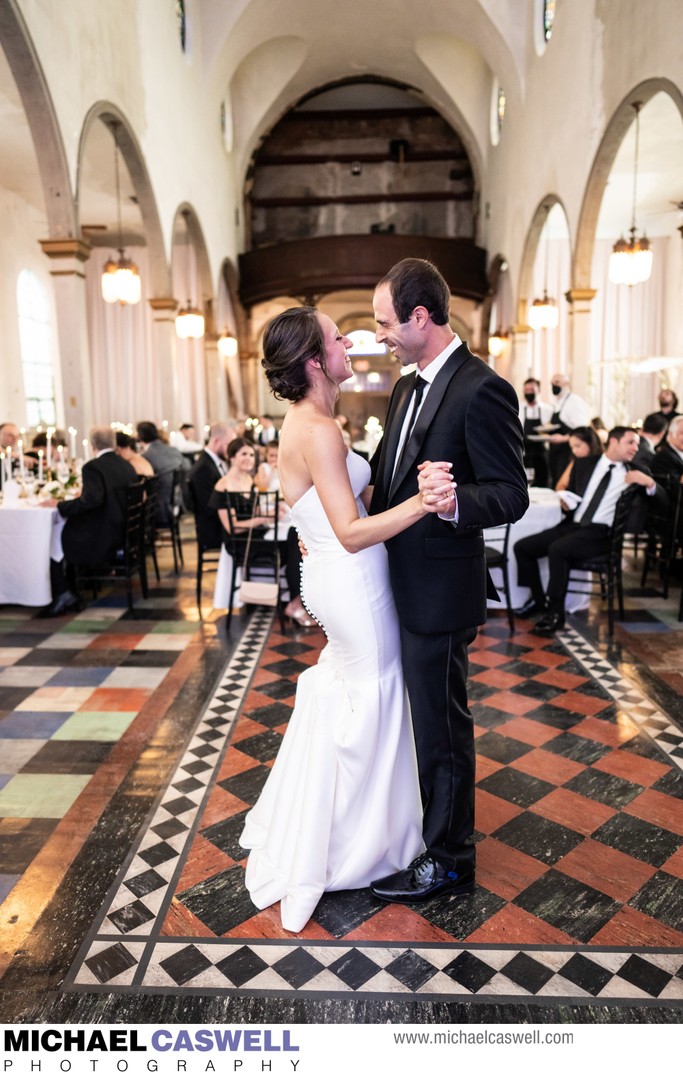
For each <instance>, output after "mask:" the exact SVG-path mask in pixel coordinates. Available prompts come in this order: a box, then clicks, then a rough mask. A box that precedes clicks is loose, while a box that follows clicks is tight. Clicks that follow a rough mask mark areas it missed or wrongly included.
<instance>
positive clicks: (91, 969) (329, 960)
mask: <svg viewBox="0 0 683 1076" xmlns="http://www.w3.org/2000/svg"><path fill="white" fill-rule="evenodd" d="M144 950H145V943H144V942H143V941H132V940H128V939H126V940H125V941H114V940H113V939H109V940H107V939H99V940H98V941H97V942H96V943H95V944H94V945H93V946H92V947H91V949H90V952H89V954H88V957H87V959H86V960H85V962H84V965H83V967H82V969H81V971H80V972H79V975H78V985H79V986H80V987H81V989H83V988H86V989H88V990H90V991H92V990H106V991H111V990H113V989H116V988H117V987H118V988H119V989H124V990H125V989H126V988H128V989H129V990H130V989H136V990H140V989H142V990H146V991H148V992H154V993H168V994H178V993H179V992H181V991H191V992H193V993H201V994H211V993H214V992H220V993H225V992H226V991H234V992H236V993H239V994H240V995H247V996H248V995H250V994H275V995H278V996H282V995H291V994H292V993H296V994H297V995H298V996H302V995H305V996H309V997H311V996H316V995H317V996H319V995H320V994H325V995H326V996H330V995H339V994H347V995H348V994H355V995H357V996H368V995H381V996H386V995H396V994H401V995H406V994H408V995H411V996H412V997H414V998H432V999H435V998H437V997H439V998H451V999H452V998H453V997H456V996H460V997H462V996H466V997H470V998H472V997H477V998H481V999H487V1000H490V999H491V997H494V996H495V997H497V998H514V997H517V998H518V997H522V996H523V997H525V998H533V997H537V998H545V999H551V998H554V999H556V1000H558V1001H559V1000H564V1001H566V1000H567V999H571V1000H574V1001H576V1000H581V999H583V1000H585V1001H589V1000H596V999H598V998H600V999H603V1000H607V999H610V1000H612V1001H618V1000H624V1001H628V1002H629V1003H632V1002H633V1001H636V1000H638V999H640V1000H641V1001H649V1002H652V1001H653V1000H657V1001H658V1002H669V1003H673V1004H675V1005H680V1003H681V1001H683V953H681V952H677V953H676V952H671V951H668V952H666V951H660V952H653V951H651V950H648V951H647V953H634V952H623V951H619V952H617V951H613V950H609V949H587V948H583V949H582V948H580V947H575V948H571V949H570V948H557V947H556V948H547V949H543V948H529V949H524V950H521V949H519V948H518V947H514V946H507V947H503V946H501V947H500V948H496V947H495V946H481V947H480V946H472V947H469V948H467V949H463V948H462V947H460V946H450V945H443V944H439V945H433V946H430V945H416V946H414V947H409V946H386V945H381V944H377V943H375V944H368V943H363V944H352V943H344V942H305V943H298V944H297V943H289V942H284V943H283V942H282V941H273V942H263V941H260V942H249V943H245V942H244V941H243V940H242V939H240V940H236V941H233V940H226V939H215V940H214V939H210V940H207V939H206V938H196V939H189V938H187V939H182V940H179V939H177V938H174V939H172V940H170V939H169V940H163V941H158V942H157V943H156V944H155V945H154V946H153V949H152V952H151V953H148V954H147V957H148V962H147V963H145V964H144V970H143V973H142V975H141V974H140V971H141V968H142V967H143V956H144Z"/></svg>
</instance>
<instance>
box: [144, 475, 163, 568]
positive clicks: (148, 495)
mask: <svg viewBox="0 0 683 1076" xmlns="http://www.w3.org/2000/svg"><path fill="white" fill-rule="evenodd" d="M158 481H159V480H158V478H157V476H156V475H154V477H153V478H145V479H144V483H145V497H144V502H143V510H144V514H143V521H142V554H143V558H144V565H145V576H146V575H147V557H151V558H152V564H153V565H154V574H155V575H156V580H157V583H159V582H160V581H161V575H160V573H159V560H158V558H157V547H156V524H155V522H154V516H155V513H156V504H157V483H158Z"/></svg>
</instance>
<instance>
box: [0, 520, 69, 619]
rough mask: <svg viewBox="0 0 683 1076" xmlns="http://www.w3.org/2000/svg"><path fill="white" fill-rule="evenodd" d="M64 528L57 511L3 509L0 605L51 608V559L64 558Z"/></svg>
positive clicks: (0, 528)
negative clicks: (46, 606) (45, 606)
mask: <svg viewBox="0 0 683 1076" xmlns="http://www.w3.org/2000/svg"><path fill="white" fill-rule="evenodd" d="M63 527H64V520H63V519H62V517H61V516H60V514H59V512H58V511H57V509H56V508H40V507H38V506H37V505H29V504H27V503H26V502H25V501H19V502H18V504H16V505H14V504H13V505H7V504H3V505H1V506H0V605H49V603H50V602H51V601H52V590H51V588H50V558H52V559H53V560H61V559H62V557H63V555H64V554H63V552H62V530H63Z"/></svg>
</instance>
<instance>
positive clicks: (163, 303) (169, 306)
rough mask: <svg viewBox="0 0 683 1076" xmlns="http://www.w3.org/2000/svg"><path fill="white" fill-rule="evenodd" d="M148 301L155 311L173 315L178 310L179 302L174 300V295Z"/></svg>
mask: <svg viewBox="0 0 683 1076" xmlns="http://www.w3.org/2000/svg"><path fill="white" fill-rule="evenodd" d="M147 301H148V303H149V305H150V306H151V308H152V310H154V311H161V312H163V311H170V312H171V313H175V311H176V310H177V309H178V300H177V299H174V298H173V296H172V295H169V296H162V297H161V298H159V299H148V300H147Z"/></svg>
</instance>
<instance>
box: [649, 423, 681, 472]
mask: <svg viewBox="0 0 683 1076" xmlns="http://www.w3.org/2000/svg"><path fill="white" fill-rule="evenodd" d="M652 473H653V475H654V476H655V478H657V477H659V476H660V475H661V476H662V477H663V476H665V475H673V477H674V478H678V479H683V415H677V416H676V418H674V419H672V420H671V422H670V424H669V430H668V432H667V435H666V442H665V443H664V444H662V445H660V447H659V449H658V450H657V452H655V455H654V459H653V460H652Z"/></svg>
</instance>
